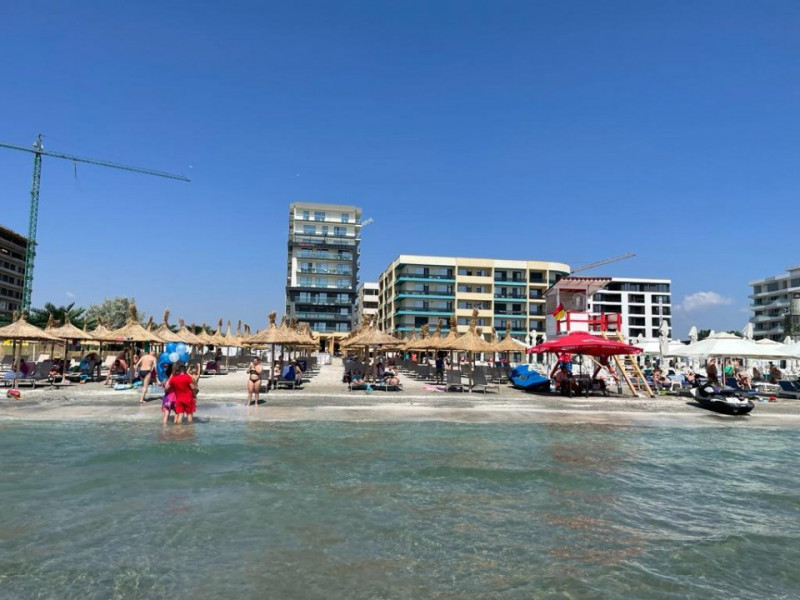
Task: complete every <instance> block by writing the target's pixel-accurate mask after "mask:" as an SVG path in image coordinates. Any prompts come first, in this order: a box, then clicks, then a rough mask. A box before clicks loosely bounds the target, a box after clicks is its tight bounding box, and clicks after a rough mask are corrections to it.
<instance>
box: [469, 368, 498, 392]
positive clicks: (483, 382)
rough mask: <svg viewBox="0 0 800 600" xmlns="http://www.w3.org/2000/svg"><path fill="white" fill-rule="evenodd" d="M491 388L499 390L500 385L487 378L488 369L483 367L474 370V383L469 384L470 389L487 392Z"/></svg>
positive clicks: (471, 390)
mask: <svg viewBox="0 0 800 600" xmlns="http://www.w3.org/2000/svg"><path fill="white" fill-rule="evenodd" d="M490 389H491V390H496V391H498V392H499V391H500V386H499V385H497V384H494V383H489V380H488V379H487V378H486V371H484V370H483V369H475V370H474V371H473V372H472V383H471V384H470V386H469V391H470V392H474V391H476V390H478V391H480V392H483V393H484V394H485V393H486V392H487V391H489V390H490Z"/></svg>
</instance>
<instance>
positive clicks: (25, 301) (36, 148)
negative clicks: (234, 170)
mask: <svg viewBox="0 0 800 600" xmlns="http://www.w3.org/2000/svg"><path fill="white" fill-rule="evenodd" d="M0 148H8V149H10V150H21V151H23V152H30V153H31V154H33V186H32V187H31V208H30V216H29V218H28V245H27V248H26V251H25V277H24V279H23V285H22V302H21V308H22V310H28V309H30V307H31V292H32V291H33V260H34V258H35V257H36V226H37V223H38V221H39V181H40V180H41V178H42V156H52V157H53V158H63V159H66V160H71V161H72V162H74V163H79V162H81V163H87V164H90V165H97V166H100V167H111V168H112V169H122V170H123V171H131V172H133V173H143V174H145V175H155V176H156V177H166V178H167V179H177V180H179V181H190V180H189V179H188V178H186V177H184V176H183V175H173V174H172V173H166V172H164V171H154V170H152V169H142V168H140V167H130V166H128V165H120V164H117V163H113V162H109V161H107V160H97V159H94V158H84V157H81V156H72V155H71V154H61V153H60V152H47V151H45V149H44V144H42V134H41V133H40V134H39V135H38V136H37V137H36V141H35V142H34V143H33V147H32V148H26V147H25V146H15V145H13V144H4V143H2V142H0Z"/></svg>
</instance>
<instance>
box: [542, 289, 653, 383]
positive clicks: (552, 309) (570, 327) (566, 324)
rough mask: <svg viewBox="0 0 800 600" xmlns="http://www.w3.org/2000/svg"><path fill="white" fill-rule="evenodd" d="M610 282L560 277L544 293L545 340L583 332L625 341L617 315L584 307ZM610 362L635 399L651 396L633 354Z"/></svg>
mask: <svg viewBox="0 0 800 600" xmlns="http://www.w3.org/2000/svg"><path fill="white" fill-rule="evenodd" d="M610 282H611V278H610V277H575V276H567V277H562V278H561V279H559V280H558V281H556V282H555V283H554V284H553V285H552V286H551V287H550V288H549V289H548V290H547V291H546V292H545V293H544V300H545V313H546V316H545V332H546V333H547V339H549V340H553V339H557V338H559V337H561V336H564V335H567V334H568V333H573V332H576V331H582V332H588V333H592V334H595V335H599V336H602V337H606V338H612V337H613V338H615V339H618V340H619V341H622V342H624V341H625V340H624V338H623V337H622V334H621V329H620V318H621V317H620V315H619V314H618V313H600V314H592V313H590V312H589V310H588V308H587V307H588V306H589V299H590V298H591V297H592V296H594V294H596V293H597V292H599V291H602V290H603V289H605V287H606V285H608V284H609V283H610ZM613 359H614V362H615V364H616V366H617V369H618V370H619V374H620V377H621V379H622V380H624V382H625V383H626V384H627V386H628V388H629V389H630V390H631V392H633V394H634V395H635V396H638V395H639V394H644V395H646V396H648V397H650V398H652V397H653V396H654V395H653V391H652V389H651V388H650V386H649V385H648V384H647V379H646V378H645V376H644V374H643V373H642V371H641V369H640V368H639V364H638V363H637V362H636V360H635V359H634V358H633V356H632V355H622V356H614V357H613ZM593 360H594V359H593ZM596 364H599V363H596Z"/></svg>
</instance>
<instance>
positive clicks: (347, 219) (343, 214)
mask: <svg viewBox="0 0 800 600" xmlns="http://www.w3.org/2000/svg"><path fill="white" fill-rule="evenodd" d="M349 222H350V218H349V217H348V216H347V213H342V223H349Z"/></svg>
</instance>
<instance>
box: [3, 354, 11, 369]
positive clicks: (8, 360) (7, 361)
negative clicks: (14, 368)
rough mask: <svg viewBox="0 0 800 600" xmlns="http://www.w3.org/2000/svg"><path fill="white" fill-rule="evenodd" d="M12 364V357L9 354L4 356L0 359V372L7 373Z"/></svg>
mask: <svg viewBox="0 0 800 600" xmlns="http://www.w3.org/2000/svg"><path fill="white" fill-rule="evenodd" d="M13 363H14V357H13V356H11V355H10V354H6V355H5V356H3V358H2V359H0V371H8V370H10V369H11V365H12V364H13Z"/></svg>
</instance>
